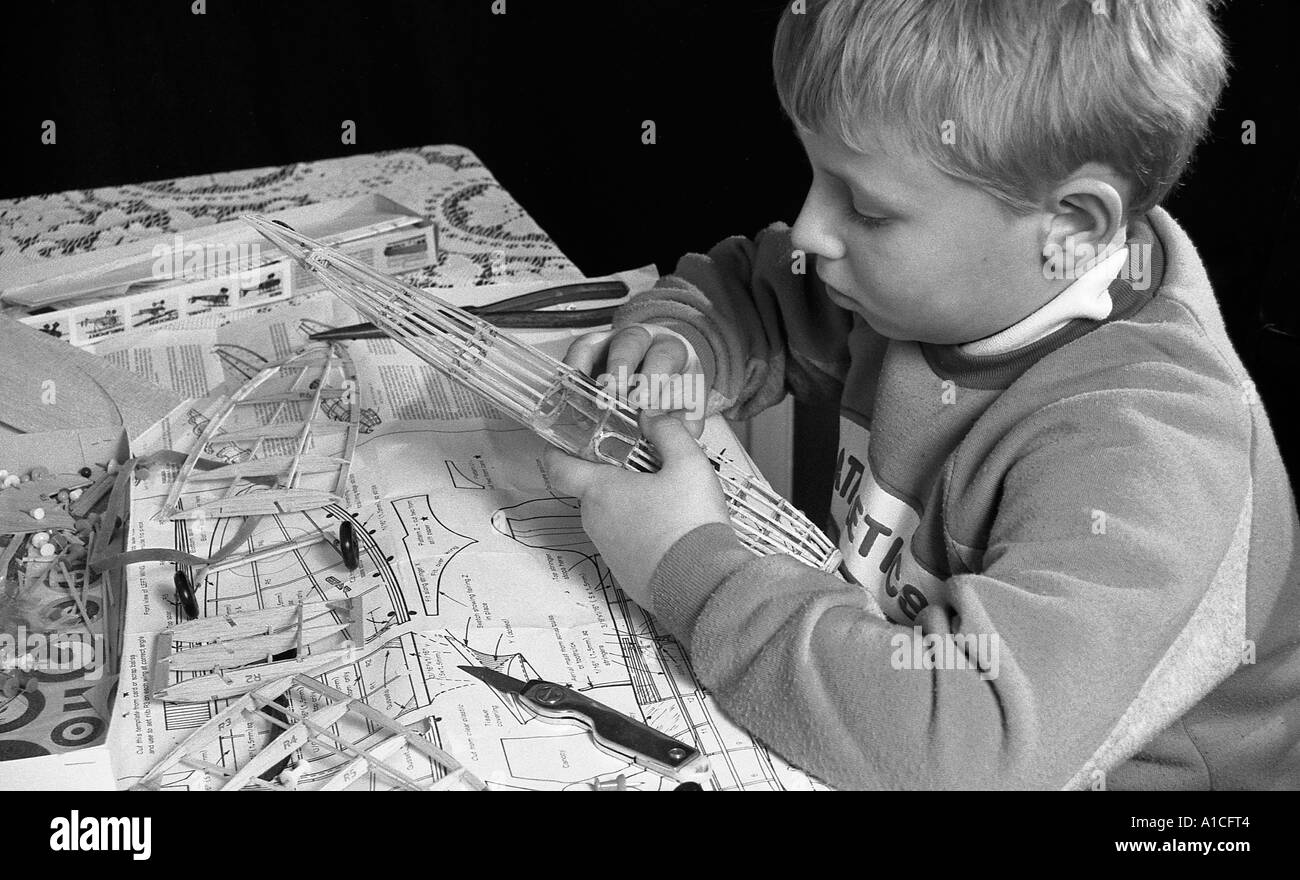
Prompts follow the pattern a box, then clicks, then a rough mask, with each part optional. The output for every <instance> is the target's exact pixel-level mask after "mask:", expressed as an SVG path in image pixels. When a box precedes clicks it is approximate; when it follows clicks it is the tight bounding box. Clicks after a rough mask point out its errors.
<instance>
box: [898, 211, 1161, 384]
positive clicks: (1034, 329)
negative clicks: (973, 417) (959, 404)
mask: <svg viewBox="0 0 1300 880" xmlns="http://www.w3.org/2000/svg"><path fill="white" fill-rule="evenodd" d="M1123 250H1124V253H1125V255H1126V256H1125V258H1124V259H1122V260H1120V259H1119V258H1118V256H1117V255H1115V254H1112V255H1111V256H1110V257H1108V258H1106V259H1105V260H1103V261H1102V263H1101V264H1099V265H1097V266H1094V267H1093V270H1090V271H1089V272H1086V273H1084V275H1083V276H1081V277H1080V278H1078V279H1076V280H1075V282H1074V284H1072V285H1070V287H1068V288H1066V290H1064V291H1062V292H1061V294H1059V295H1058V296H1057V297H1056V298H1055V299H1053V300H1052V301H1051V302H1049V303H1048V304H1047V305H1045V306H1044V307H1043V308H1042V309H1039V310H1038V311H1037V312H1034V313H1033V314H1032V315H1030V316H1029V318H1026V319H1024V320H1022V321H1020V322H1018V323H1016V324H1014V325H1012V326H1011V327H1008V328H1007V329H1006V330H1003V331H1000V332H999V333H996V334H994V335H993V336H990V337H986V338H985V339H983V340H976V343H963V344H960V345H932V344H930V343H921V351H922V353H923V354H924V355H925V359H926V362H927V363H928V364H929V365H930V369H932V370H934V372H935V373H936V374H937V375H938V376H939V377H940V378H943V379H952V380H954V381H955V382H956V383H957V384H958V385H960V386H962V387H966V388H986V389H1002V388H1006V387H1007V386H1009V385H1010V384H1011V383H1012V382H1014V381H1015V380H1016V379H1018V378H1020V375H1021V374H1022V373H1024V371H1025V370H1027V369H1029V367H1031V366H1033V365H1034V364H1035V363H1037V362H1038V361H1039V360H1040V359H1042V358H1043V357H1045V356H1046V355H1048V354H1050V353H1051V352H1053V351H1055V350H1056V349H1058V348H1061V347H1063V346H1065V345H1068V344H1069V343H1071V342H1073V341H1074V340H1076V339H1079V338H1080V337H1082V336H1085V335H1086V334H1088V333H1091V332H1092V331H1093V330H1096V329H1097V328H1098V327H1101V326H1104V325H1105V324H1107V323H1110V322H1112V321H1122V320H1124V319H1126V318H1128V317H1130V316H1132V315H1133V314H1134V313H1135V312H1137V311H1138V310H1139V309H1140V308H1142V307H1143V306H1145V305H1146V304H1147V303H1148V302H1150V300H1151V298H1152V297H1153V296H1154V295H1155V293H1156V291H1157V290H1158V289H1159V287H1160V283H1161V280H1162V279H1163V278H1164V248H1163V247H1162V245H1161V243H1160V240H1159V239H1158V238H1157V237H1156V234H1155V230H1153V229H1152V227H1151V223H1150V222H1149V221H1148V220H1147V218H1146V217H1141V218H1138V219H1136V220H1134V221H1133V223H1132V224H1131V225H1130V227H1129V235H1128V241H1127V242H1126V246H1125V248H1124V249H1123ZM1111 260H1115V261H1116V262H1118V263H1119V268H1118V272H1117V274H1116V275H1115V276H1114V277H1113V279H1112V280H1110V283H1109V284H1108V285H1105V290H1104V293H1105V296H1104V297H1103V296H1102V295H1101V294H1100V293H1097V292H1095V291H1094V290H1093V285H1094V284H1097V283H1100V281H1102V280H1104V279H1105V270H1106V269H1107V268H1109V263H1110V261H1111ZM1093 271H1096V273H1097V274H1096V275H1093V274H1092V272H1093ZM1090 276H1091V277H1090ZM1085 279H1088V284H1087V285H1084V286H1083V287H1079V284H1080V282H1083V281H1084V280H1085ZM1076 288H1077V289H1076ZM1067 293H1068V294H1070V296H1068V297H1066V298H1065V299H1064V300H1062V297H1065V295H1066V294H1067ZM1107 298H1108V299H1109V300H1110V308H1109V310H1107V311H1106V312H1105V313H1104V314H1102V309H1103V308H1104V306H1105V301H1106V299H1107ZM1058 301H1060V302H1059V304H1058ZM1044 310H1047V311H1046V312H1044ZM1030 319H1033V320H1032V321H1031V320H1030ZM1026 322H1029V323H1028V324H1026ZM1062 322H1063V323H1062ZM1022 325H1024V326H1022ZM1010 331H1015V333H1011V334H1010V335H1009V336H1007V337H1005V338H1001V339H999V337H1003V334H1008V333H1009V332H1010ZM1040 334H1042V335H1040ZM990 340H997V341H996V342H995V343H994V345H992V346H990V348H991V349H992V350H990V351H988V352H987V353H981V352H982V351H983V348H982V347H981V346H979V345H978V344H977V343H986V342H989V341H990ZM971 345H976V348H975V350H974V351H971V350H968V349H969V346H971Z"/></svg>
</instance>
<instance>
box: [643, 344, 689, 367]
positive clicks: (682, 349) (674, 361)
mask: <svg viewBox="0 0 1300 880" xmlns="http://www.w3.org/2000/svg"><path fill="white" fill-rule="evenodd" d="M688 357H689V355H688V354H687V353H686V345H685V344H684V343H683V342H682V341H681V340H680V339H678V338H677V337H675V336H660V337H659V338H657V339H656V340H655V341H654V342H652V343H651V344H650V347H649V348H648V349H646V353H645V357H644V358H643V359H642V361H641V372H643V373H645V374H646V375H647V376H654V375H659V374H668V375H672V374H674V373H680V372H681V371H682V370H683V369H685V367H686V360H687V358H688Z"/></svg>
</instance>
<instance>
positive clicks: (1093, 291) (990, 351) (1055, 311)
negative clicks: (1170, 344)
mask: <svg viewBox="0 0 1300 880" xmlns="http://www.w3.org/2000/svg"><path fill="white" fill-rule="evenodd" d="M1127 241H1128V226H1127V224H1126V225H1124V226H1121V227H1120V228H1119V229H1118V230H1117V231H1116V233H1115V236H1114V237H1113V238H1112V239H1111V241H1110V242H1108V243H1107V244H1106V246H1105V247H1104V248H1102V250H1101V252H1100V253H1099V254H1097V256H1095V257H1093V258H1092V259H1091V260H1089V261H1087V262H1086V263H1084V264H1083V265H1082V266H1076V267H1075V268H1074V272H1073V274H1074V280H1073V281H1069V280H1065V281H1054V280H1053V281H1050V282H1049V283H1051V284H1052V285H1053V286H1059V289H1057V291H1056V292H1055V293H1054V294H1052V295H1051V297H1050V298H1049V299H1048V300H1047V302H1045V303H1044V304H1043V305H1042V306H1040V307H1039V308H1038V309H1036V310H1035V311H1033V312H1031V313H1030V314H1028V315H1026V316H1025V317H1024V318H1021V319H1020V320H1019V321H1017V322H1016V323H1014V324H1012V325H1011V326H1010V327H1007V328H1005V329H1003V330H1000V331H998V332H997V333H994V334H992V335H991V336H985V337H984V338H982V339H976V340H973V341H971V342H966V343H962V344H961V345H959V346H958V349H959V350H960V351H961V352H962V353H963V354H968V355H974V356H976V357H982V356H987V355H999V354H1005V353H1007V352H1010V351H1015V350H1016V349H1018V348H1023V347H1024V346H1026V345H1029V344H1030V343H1033V342H1037V341H1038V340H1040V339H1042V338H1044V337H1046V336H1049V335H1051V334H1052V333H1054V332H1056V331H1057V330H1059V329H1060V328H1061V327H1063V326H1065V325H1066V324H1068V323H1069V322H1070V321H1072V320H1074V319H1075V318H1091V319H1093V320H1096V321H1101V320H1105V319H1106V318H1108V317H1109V316H1110V313H1111V310H1112V308H1113V306H1114V304H1113V303H1112V302H1111V298H1110V293H1109V287H1110V283H1111V282H1112V281H1114V280H1115V278H1116V277H1118V276H1119V274H1120V272H1121V271H1122V270H1123V268H1124V264H1125V262H1126V261H1127V259H1128V248H1127V246H1126V242H1127Z"/></svg>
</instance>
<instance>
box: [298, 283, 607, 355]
mask: <svg viewBox="0 0 1300 880" xmlns="http://www.w3.org/2000/svg"><path fill="white" fill-rule="evenodd" d="M627 293H628V287H627V285H626V284H625V283H623V282H622V281H578V282H575V283H573V284H561V285H558V286H556V287H544V288H542V289H541V290H533V291H529V292H528V293H524V294H520V295H519V296H511V297H507V298H506V299H502V300H497V301H496V302H494V303H488V304H487V305H485V306H468V307H466V309H465V311H467V312H469V313H470V314H472V315H476V316H478V317H480V318H482V319H483V320H485V321H489V322H491V323H493V324H495V325H496V326H498V327H509V328H554V327H599V326H601V325H602V324H608V323H609V322H610V321H611V320H612V319H613V317H614V310H615V309H617V308H618V306H617V305H612V306H601V307H599V308H594V309H556V310H552V311H540V310H541V309H546V308H548V307H549V306H558V305H565V304H568V303H576V302H588V301H591V300H599V299H615V298H618V297H624V296H627ZM387 335H388V334H386V333H385V332H384V331H383V330H380V329H379V328H378V327H376V326H375V325H374V324H371V323H369V322H365V323H361V324H350V325H348V326H346V327H332V328H330V329H329V330H322V331H320V332H318V333H313V334H311V336H310V338H311V339H312V340H313V341H317V342H320V341H329V340H340V339H382V338H383V337H385V336H387Z"/></svg>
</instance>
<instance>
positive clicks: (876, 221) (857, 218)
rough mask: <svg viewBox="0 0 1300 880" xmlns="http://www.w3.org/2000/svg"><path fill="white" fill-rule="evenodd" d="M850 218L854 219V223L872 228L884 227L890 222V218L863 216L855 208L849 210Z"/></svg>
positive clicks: (871, 215)
mask: <svg viewBox="0 0 1300 880" xmlns="http://www.w3.org/2000/svg"><path fill="white" fill-rule="evenodd" d="M849 218H850V219H852V220H853V222H854V223H858V224H861V225H862V226H869V227H872V228H877V227H880V226H884V225H885V224H886V223H888V222H889V218H888V217H877V216H875V215H873V214H863V213H861V212H860V211H858V210H856V209H854V208H850V209H849Z"/></svg>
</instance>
